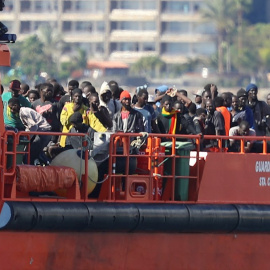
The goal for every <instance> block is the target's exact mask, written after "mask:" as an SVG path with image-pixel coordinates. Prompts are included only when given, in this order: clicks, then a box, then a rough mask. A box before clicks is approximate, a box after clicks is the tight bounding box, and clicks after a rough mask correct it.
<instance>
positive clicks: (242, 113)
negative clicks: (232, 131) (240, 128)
mask: <svg viewBox="0 0 270 270" xmlns="http://www.w3.org/2000/svg"><path fill="white" fill-rule="evenodd" d="M236 98H237V99H238V105H237V111H236V114H235V115H233V118H232V122H233V123H236V124H239V123H240V122H241V121H243V120H245V121H247V122H248V123H249V126H250V128H253V125H254V118H253V112H252V110H251V109H250V108H249V107H248V106H247V105H246V104H247V92H246V90H245V89H243V88H241V89H239V90H238V91H237V93H236ZM233 125H235V124H233Z"/></svg>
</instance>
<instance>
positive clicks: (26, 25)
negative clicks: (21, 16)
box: [20, 21, 30, 33]
mask: <svg viewBox="0 0 270 270" xmlns="http://www.w3.org/2000/svg"><path fill="white" fill-rule="evenodd" d="M20 32H21V33H28V32H30V22H29V21H25V22H21V27H20Z"/></svg>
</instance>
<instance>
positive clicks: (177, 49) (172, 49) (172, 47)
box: [161, 43, 190, 55]
mask: <svg viewBox="0 0 270 270" xmlns="http://www.w3.org/2000/svg"><path fill="white" fill-rule="evenodd" d="M161 47H162V53H165V54H170V55H176V54H188V53H189V52H190V44H188V43H163V44H162V46H161Z"/></svg>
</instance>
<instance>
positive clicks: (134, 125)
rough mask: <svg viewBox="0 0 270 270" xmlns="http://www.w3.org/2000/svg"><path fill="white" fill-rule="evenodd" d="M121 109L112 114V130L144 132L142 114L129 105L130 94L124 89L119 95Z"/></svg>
mask: <svg viewBox="0 0 270 270" xmlns="http://www.w3.org/2000/svg"><path fill="white" fill-rule="evenodd" d="M120 102H121V105H122V107H121V110H120V111H118V112H117V113H115V114H114V116H113V131H114V132H127V133H139V132H144V131H145V128H144V124H143V115H142V114H141V113H140V112H138V111H136V110H135V109H133V108H132V107H131V96H130V94H129V92H128V91H126V90H124V91H123V92H122V93H121V95H120Z"/></svg>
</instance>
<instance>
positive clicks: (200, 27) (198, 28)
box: [193, 22, 216, 35]
mask: <svg viewBox="0 0 270 270" xmlns="http://www.w3.org/2000/svg"><path fill="white" fill-rule="evenodd" d="M193 32H194V33H196V34H206V35H212V34H215V33H216V29H215V26H214V24H213V23H210V22H208V23H196V24H194V26H193Z"/></svg>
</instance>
